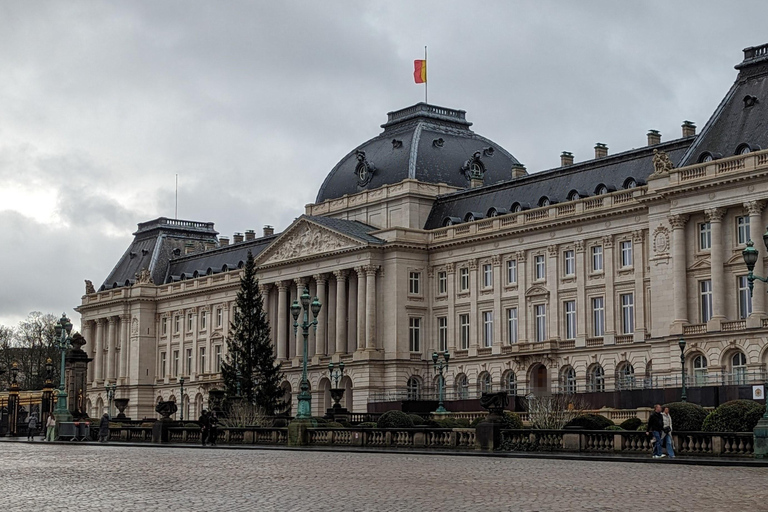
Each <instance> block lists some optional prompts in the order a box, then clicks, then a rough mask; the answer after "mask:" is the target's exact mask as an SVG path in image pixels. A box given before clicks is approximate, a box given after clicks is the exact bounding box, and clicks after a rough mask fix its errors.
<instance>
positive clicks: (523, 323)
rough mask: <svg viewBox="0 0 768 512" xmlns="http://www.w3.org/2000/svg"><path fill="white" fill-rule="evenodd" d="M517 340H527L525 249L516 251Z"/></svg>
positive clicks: (524, 341) (523, 341) (522, 341)
mask: <svg viewBox="0 0 768 512" xmlns="http://www.w3.org/2000/svg"><path fill="white" fill-rule="evenodd" d="M515 258H517V341H518V343H527V342H528V318H529V317H530V316H531V315H529V314H528V301H527V300H526V299H525V292H526V288H527V282H528V266H527V265H526V264H525V251H517V253H516V254H515Z"/></svg>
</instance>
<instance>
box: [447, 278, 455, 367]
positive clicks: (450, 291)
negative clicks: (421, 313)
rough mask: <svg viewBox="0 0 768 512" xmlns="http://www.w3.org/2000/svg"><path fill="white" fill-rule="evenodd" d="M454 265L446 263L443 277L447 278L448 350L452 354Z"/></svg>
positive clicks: (453, 344) (453, 336)
mask: <svg viewBox="0 0 768 512" xmlns="http://www.w3.org/2000/svg"><path fill="white" fill-rule="evenodd" d="M455 274H456V266H455V265H454V264H453V263H446V265H445V277H446V280H447V283H446V284H447V286H446V292H447V294H448V350H449V351H450V352H451V354H453V352H454V351H455V350H456V340H457V335H456V311H455V308H454V303H455V302H456V275H455Z"/></svg>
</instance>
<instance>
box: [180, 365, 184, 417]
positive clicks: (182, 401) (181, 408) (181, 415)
mask: <svg viewBox="0 0 768 512" xmlns="http://www.w3.org/2000/svg"><path fill="white" fill-rule="evenodd" d="M179 387H180V388H181V389H180V390H179V395H181V396H180V398H179V400H180V401H181V405H180V407H179V411H181V412H180V413H179V421H184V376H183V375H182V376H181V377H179Z"/></svg>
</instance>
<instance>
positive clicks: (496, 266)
mask: <svg viewBox="0 0 768 512" xmlns="http://www.w3.org/2000/svg"><path fill="white" fill-rule="evenodd" d="M491 264H492V265H493V338H494V339H493V346H494V347H501V345H503V344H504V334H503V333H504V322H505V319H504V318H503V316H502V310H501V291H502V287H501V282H502V281H501V279H502V278H501V274H502V271H501V256H499V255H498V254H496V255H494V256H492V257H491ZM493 352H494V353H496V352H498V353H501V349H500V348H494V349H493Z"/></svg>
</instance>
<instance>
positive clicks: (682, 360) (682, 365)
mask: <svg viewBox="0 0 768 512" xmlns="http://www.w3.org/2000/svg"><path fill="white" fill-rule="evenodd" d="M677 344H678V345H679V346H680V368H681V370H680V371H681V373H682V377H683V393H682V394H681V395H680V401H681V402H687V401H688V394H687V393H686V392H685V391H686V390H685V340H684V339H683V338H682V337H681V338H680V341H678V342H677Z"/></svg>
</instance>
